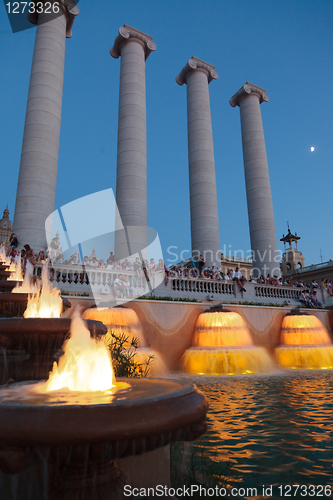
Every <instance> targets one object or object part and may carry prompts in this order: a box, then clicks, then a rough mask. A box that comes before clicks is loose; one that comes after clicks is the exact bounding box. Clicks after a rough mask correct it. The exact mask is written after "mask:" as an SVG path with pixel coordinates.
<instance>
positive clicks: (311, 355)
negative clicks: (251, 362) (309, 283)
mask: <svg viewBox="0 0 333 500" xmlns="http://www.w3.org/2000/svg"><path fill="white" fill-rule="evenodd" d="M275 355H276V358H277V360H278V362H279V364H280V365H281V366H282V367H283V368H294V369H295V368H316V369H323V370H325V369H328V368H333V344H332V341H331V339H330V336H329V334H328V331H327V329H326V328H325V327H324V325H323V324H322V322H321V321H320V320H319V319H318V318H317V317H316V316H313V315H310V314H307V313H306V312H299V311H291V313H289V314H287V315H286V316H285V317H284V318H283V322H282V328H281V345H280V346H279V347H277V348H276V349H275Z"/></svg>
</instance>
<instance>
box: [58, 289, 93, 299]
mask: <svg viewBox="0 0 333 500" xmlns="http://www.w3.org/2000/svg"><path fill="white" fill-rule="evenodd" d="M60 295H64V296H71V297H90V294H89V293H87V292H83V293H73V292H65V291H64V290H60Z"/></svg>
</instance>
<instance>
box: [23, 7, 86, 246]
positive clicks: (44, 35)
mask: <svg viewBox="0 0 333 500" xmlns="http://www.w3.org/2000/svg"><path fill="white" fill-rule="evenodd" d="M58 3H59V2H58ZM78 13H79V10H78V8H77V7H76V6H75V5H73V4H69V5H68V7H66V6H65V5H63V6H62V7H61V11H60V13H59V14H57V13H50V14H49V13H42V14H39V15H38V16H37V15H31V16H29V20H30V21H31V22H33V23H38V25H37V31H36V39H35V47H34V54H33V60H32V67H31V76H30V85H29V93H28V103H27V110H26V118H25V126H24V134H23V144H22V153H21V163H20V172H19V179H18V185H17V194H16V205H15V215H14V228H13V231H14V232H15V233H16V234H17V235H18V238H19V240H20V244H21V245H24V244H29V245H30V246H31V247H32V248H33V249H34V250H37V251H39V250H40V249H46V246H47V243H46V236H45V220H46V218H47V217H48V216H49V215H50V214H51V213H52V212H54V204H55V193H56V184H57V169H58V152H59V138H60V123H61V107H62V90H63V79H64V62H65V42H66V36H67V37H68V38H69V37H71V36H72V33H71V27H72V25H73V22H74V18H75V16H76V15H77V14H78Z"/></svg>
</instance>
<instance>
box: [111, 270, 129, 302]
mask: <svg viewBox="0 0 333 500" xmlns="http://www.w3.org/2000/svg"><path fill="white" fill-rule="evenodd" d="M118 292H120V293H121V294H122V296H126V291H125V287H124V285H123V275H122V274H119V275H118V278H116V279H115V280H114V282H113V295H114V296H115V298H117V297H118Z"/></svg>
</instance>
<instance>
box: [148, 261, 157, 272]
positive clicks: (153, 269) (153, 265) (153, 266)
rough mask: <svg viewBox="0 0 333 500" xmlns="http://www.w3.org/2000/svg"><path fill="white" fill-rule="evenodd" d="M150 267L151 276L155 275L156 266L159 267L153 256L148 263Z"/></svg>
mask: <svg viewBox="0 0 333 500" xmlns="http://www.w3.org/2000/svg"><path fill="white" fill-rule="evenodd" d="M148 268H149V273H150V276H154V275H155V271H156V268H157V264H156V262H155V261H154V259H153V258H151V259H150V262H149V264H148Z"/></svg>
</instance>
